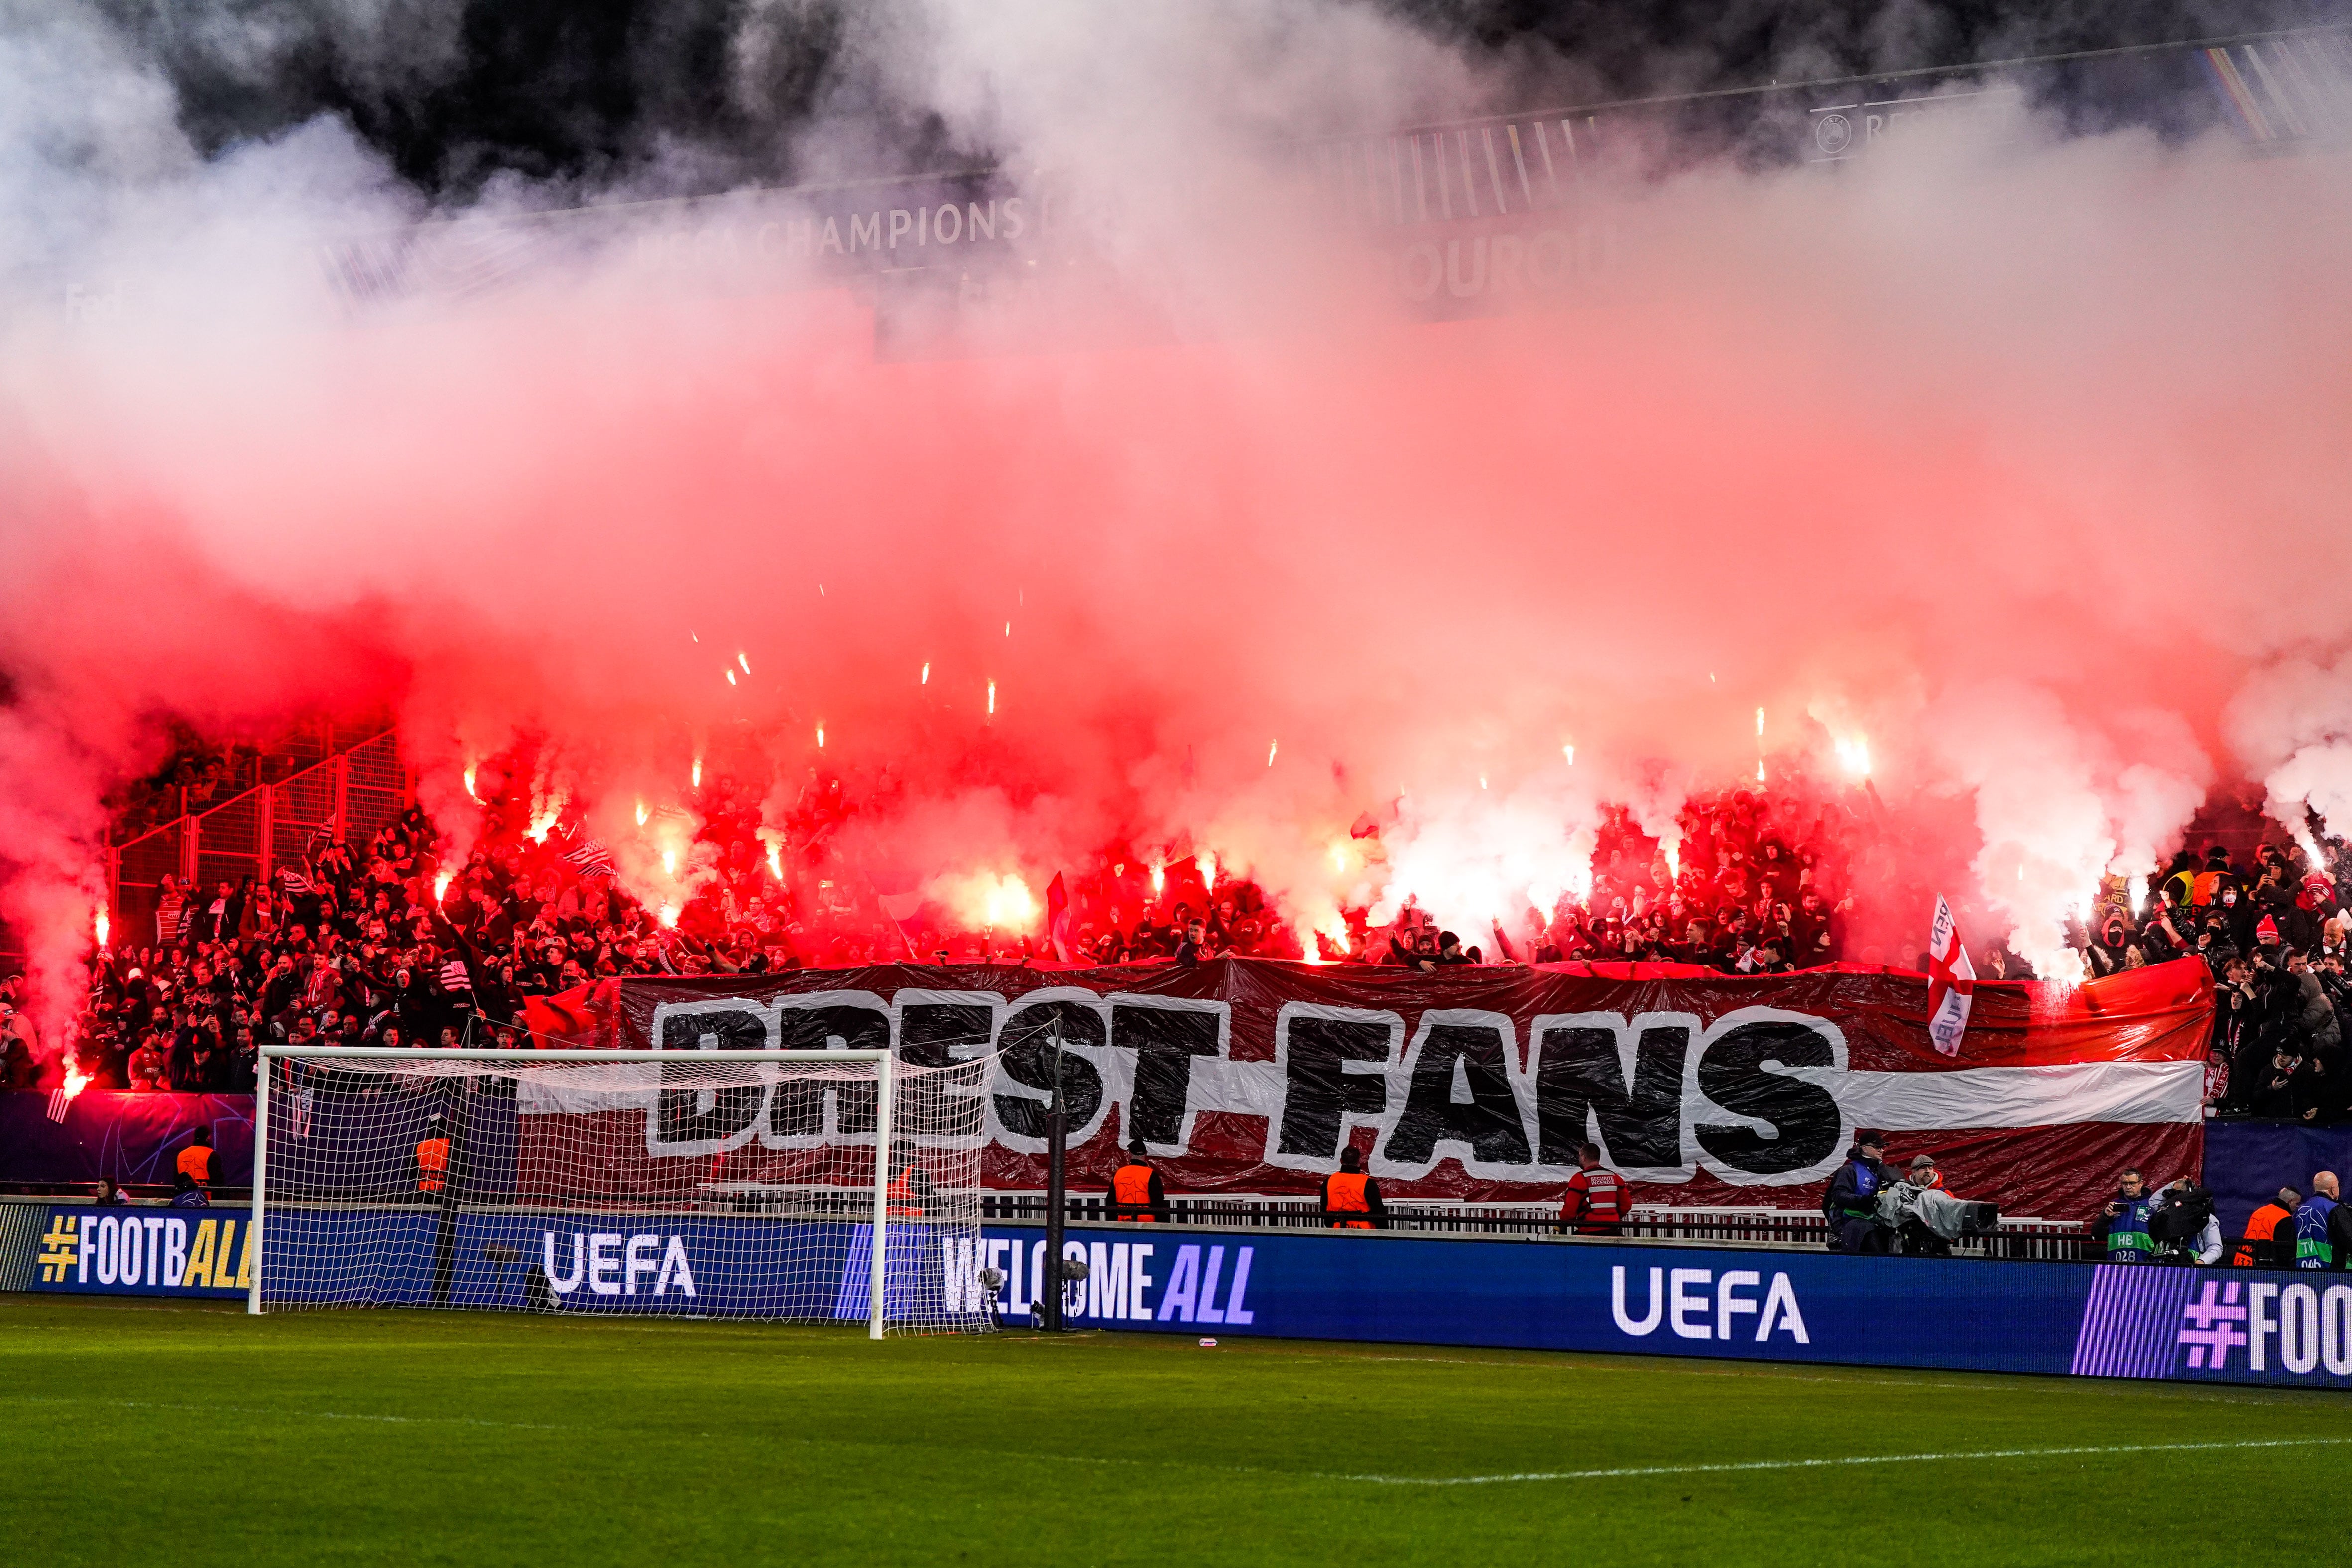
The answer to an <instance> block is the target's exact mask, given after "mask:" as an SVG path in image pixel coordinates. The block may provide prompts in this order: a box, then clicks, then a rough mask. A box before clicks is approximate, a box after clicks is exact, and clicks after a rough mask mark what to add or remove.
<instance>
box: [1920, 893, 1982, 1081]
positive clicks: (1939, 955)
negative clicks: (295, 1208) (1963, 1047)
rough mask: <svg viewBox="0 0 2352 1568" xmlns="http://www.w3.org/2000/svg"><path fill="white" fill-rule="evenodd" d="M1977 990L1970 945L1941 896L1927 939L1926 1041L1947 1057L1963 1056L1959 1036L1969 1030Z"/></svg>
mask: <svg viewBox="0 0 2352 1568" xmlns="http://www.w3.org/2000/svg"><path fill="white" fill-rule="evenodd" d="M1976 990H1977V972H1976V970H1975V969H1974V968H1973V967H1972V966H1971V965H1970V964H1969V950H1968V945H1967V944H1966V943H1965V942H1961V941H1960V932H1959V928H1958V925H1957V924H1956V923H1955V922H1954V921H1953V920H1952V906H1951V905H1950V904H1948V903H1946V902H1945V901H1944V896H1943V895H1942V894H1941V893H1938V894H1937V895H1936V923H1935V925H1934V926H1933V927H1932V928H1931V929H1930V931H1929V932H1928V937H1927V1038H1928V1040H1929V1041H1930V1042H1932V1043H1933V1044H1934V1046H1935V1047H1936V1048H1937V1050H1939V1051H1941V1052H1943V1053H1944V1055H1946V1056H1948V1057H1956V1056H1958V1055H1959V1054H1960V1036H1961V1034H1962V1033H1963V1032H1965V1031H1966V1030H1967V1028H1968V1026H1969V1003H1971V1002H1972V1001H1974V1000H1975V998H1976Z"/></svg>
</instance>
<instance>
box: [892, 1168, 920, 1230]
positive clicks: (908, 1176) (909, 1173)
mask: <svg viewBox="0 0 2352 1568" xmlns="http://www.w3.org/2000/svg"><path fill="white" fill-rule="evenodd" d="M885 1200H886V1201H885V1203H884V1205H883V1213H884V1214H885V1215H887V1216H888V1217H890V1218H892V1219H920V1218H922V1217H923V1204H922V1200H921V1199H920V1198H918V1197H917V1196H916V1195H915V1167H914V1166H912V1165H908V1166H907V1167H905V1168H904V1169H902V1170H901V1171H899V1173H898V1174H897V1175H896V1176H894V1177H892V1178H891V1180H890V1190H889V1192H888V1193H887V1194H885Z"/></svg>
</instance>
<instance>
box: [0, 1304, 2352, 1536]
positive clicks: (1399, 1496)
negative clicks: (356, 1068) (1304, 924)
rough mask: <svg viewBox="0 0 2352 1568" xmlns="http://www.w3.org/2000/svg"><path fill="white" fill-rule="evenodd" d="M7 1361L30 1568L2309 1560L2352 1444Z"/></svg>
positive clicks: (304, 1327)
mask: <svg viewBox="0 0 2352 1568" xmlns="http://www.w3.org/2000/svg"><path fill="white" fill-rule="evenodd" d="M0 1363H5V1371H0V1413H5V1423H6V1429H7V1431H8V1433H9V1434H10V1439H11V1440H10V1441H9V1443H8V1444H7V1448H8V1456H7V1459H6V1462H5V1464H0V1516H5V1518H6V1519H7V1520H8V1521H10V1522H9V1525H8V1536H9V1540H8V1548H7V1551H8V1555H9V1557H10V1558H11V1559H12V1560H13V1561H16V1562H19V1563H45V1564H65V1563H109V1564H112V1563H126V1562H155V1561H168V1562H171V1563H173V1565H174V1568H193V1565H195V1564H201V1563H236V1564H238V1565H239V1568H257V1565H259V1564H268V1563H378V1562H382V1563H403V1564H429V1563H499V1562H515V1561H522V1560H525V1559H528V1560H530V1561H533V1562H541V1563H565V1564H577V1563H620V1562H626V1563H636V1564H661V1563H718V1562H791V1563H896V1562H935V1561H946V1562H962V1561H972V1562H980V1561H985V1560H997V1561H1018V1560H1027V1561H1034V1562H1045V1563H1281V1562H1297V1563H1380V1564H1382V1565H1383V1568H1385V1565H1387V1564H1390V1563H1424V1562H1426V1563H1481V1562H1500V1561H1514V1560H1521V1561H1524V1560H1534V1561H1566V1560H1570V1559H1573V1560H1577V1561H1582V1562H1591V1563H1612V1564H1616V1563H1693V1562H1698V1563H1711V1564H1713V1563H1821V1562H1829V1561H1845V1562H1866V1561H1872V1560H1879V1561H1885V1562H1890V1563H1895V1562H1906V1561H1920V1560H1925V1559H1927V1558H1928V1557H1930V1556H1932V1558H1933V1559H1934V1560H1937V1561H1944V1562H2000V1563H2107V1562H2127V1561H2134V1560H2139V1561H2160V1562H2164V1563H2204V1562H2211V1563H2242V1562H2245V1561H2249V1560H2252V1559H2254V1558H2259V1559H2260V1560H2262V1561H2265V1562H2273V1563H2284V1562H2291V1561H2310V1562H2317V1561H2321V1560H2323V1559H2326V1560H2330V1561H2334V1560H2338V1559H2337V1554H2338V1553H2339V1552H2340V1551H2341V1544H2340V1540H2341V1538H2340V1526H2341V1519H2340V1513H2339V1505H2338V1502H2337V1500H2336V1499H2337V1496H2338V1493H2339V1491H2340V1489H2338V1488H2336V1487H2335V1486H2333V1485H2302V1484H2294V1483H2293V1478H2295V1477H2298V1476H2303V1477H2324V1476H2329V1475H2341V1474H2342V1473H2343V1467H2344V1465H2345V1462H2346V1461H2347V1458H2352V1430H2347V1426H2346V1425H2345V1422H2344V1419H2343V1406H2342V1401H2341V1398H2340V1396H2336V1395H2332V1394H2327V1393H2322V1392H2318V1391H2314V1392H2310V1393H2303V1392H2297V1391H2277V1392H2273V1391H2269V1390H2261V1389H2250V1388H2234V1387H2232V1388H2221V1387H2191V1386H2184V1385H2181V1384H2157V1383H2132V1382H2122V1381H2094V1380H2085V1379H2066V1380H2061V1379H2047V1380H2044V1379H2032V1378H2011V1377H1992V1376H1980V1375H1964V1374H1955V1373H1909V1372H1895V1371H1877V1370H1872V1369H1868V1368H1826V1367H1803V1366H1784V1365H1776V1364H1769V1363H1724V1362H1696V1361H1677V1360H1670V1359H1664V1358H1654V1357H1612V1356H1594V1355H1563V1354H1549V1353H1533V1352H1483V1351H1464V1350H1451V1349H1427V1348H1419V1347H1413V1346H1405V1345H1394V1346H1376V1345H1342V1344H1327V1343H1310V1342H1297V1341H1275V1340H1253V1341H1245V1342H1234V1341H1228V1342H1224V1343H1223V1344H1222V1345H1219V1346H1217V1347H1216V1348H1213V1349H1210V1348H1204V1347H1203V1346H1202V1345H1201V1344H1199V1343H1197V1342H1194V1341H1193V1340H1191V1339H1177V1338H1167V1337H1162V1336H1158V1335H1144V1334H1126V1335H1116V1336H1112V1335H1103V1334H1076V1335H1068V1336H1064V1337H1060V1338H1055V1339H1047V1338H1045V1337H1042V1336H1037V1335H1033V1334H1030V1333H1027V1332H1025V1331H1008V1332H1006V1333H1003V1334H1002V1335H996V1336H965V1337H943V1338H931V1339H921V1338H908V1339H892V1340H889V1341H887V1342H882V1343H878V1344H877V1343H873V1342H868V1341H867V1340H866V1339H865V1338H864V1337H863V1336H862V1335H861V1334H859V1333H857V1332H856V1331H852V1330H848V1329H822V1328H805V1327H785V1326H778V1325H774V1324H768V1323H751V1322H745V1323H730V1322H716V1321H643V1320H637V1321H619V1320H614V1319H605V1320H595V1321H591V1320H588V1319H584V1318H569V1317H559V1318H540V1317H525V1316H520V1315H517V1316H506V1315H491V1314H483V1313H464V1314H447V1315H440V1314H433V1313H427V1312H412V1311H392V1310H386V1311H372V1312H364V1313H354V1312H335V1313H319V1314H307V1313H299V1312H289V1313H285V1314H281V1315H275V1316H269V1317H265V1318H261V1319H251V1318H247V1317H246V1316H245V1315H244V1314H243V1313H242V1312H241V1311H240V1310H236V1309H235V1308H234V1307H229V1306H216V1305H213V1304H209V1303H191V1302H171V1303H155V1304H148V1303H143V1302H140V1303H133V1302H129V1301H107V1302H104V1303H99V1302H94V1301H50V1300H30V1299H27V1298H23V1297H12V1298H0ZM2245 1499H2259V1500H2260V1502H2259V1506H2258V1507H2257V1508H2256V1509H2255V1510H2254V1512H2253V1513H2252V1514H2248V1513H2246V1512H2245V1511H2243V1504H2242V1500H2245ZM2298 1543H2301V1544H2300V1545H2298ZM2298 1553H2300V1554H2301V1555H2300V1556H2298Z"/></svg>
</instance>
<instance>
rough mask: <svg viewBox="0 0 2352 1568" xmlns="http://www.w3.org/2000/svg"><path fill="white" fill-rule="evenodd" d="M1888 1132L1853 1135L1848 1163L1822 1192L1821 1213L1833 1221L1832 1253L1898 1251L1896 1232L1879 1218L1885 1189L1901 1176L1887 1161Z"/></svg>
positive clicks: (1846, 1158)
mask: <svg viewBox="0 0 2352 1568" xmlns="http://www.w3.org/2000/svg"><path fill="white" fill-rule="evenodd" d="M1885 1153H1886V1134H1885V1133H1884V1132H1874V1131H1870V1130H1869V1129H1867V1128H1865V1129H1864V1130H1863V1131H1859V1132H1856V1133H1855V1134H1854V1135H1853V1148H1851V1149H1849V1150H1847V1151H1846V1156H1845V1163H1844V1164H1843V1165H1840V1166H1839V1167H1838V1172H1837V1174H1836V1175H1834V1176H1832V1177H1831V1178H1830V1185H1829V1191H1828V1192H1826V1193H1824V1194H1822V1215H1823V1216H1824V1217H1826V1218H1827V1219H1828V1220H1829V1222H1830V1250H1831V1251H1832V1252H1853V1253H1877V1254H1885V1253H1888V1252H1892V1251H1894V1250H1895V1232H1894V1231H1893V1230H1892V1229H1890V1228H1889V1227H1888V1226H1885V1225H1884V1224H1882V1223H1881V1222H1880V1220H1879V1217H1878V1194H1879V1192H1880V1190H1881V1189H1882V1188H1884V1187H1885V1186H1886V1185H1888V1184H1890V1183H1893V1182H1895V1181H1897V1180H1899V1179H1900V1177H1899V1174H1898V1173H1897V1172H1896V1171H1895V1169H1894V1168H1893V1167H1892V1166H1890V1165H1887V1164H1886V1163H1885Z"/></svg>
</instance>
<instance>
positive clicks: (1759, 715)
mask: <svg viewBox="0 0 2352 1568" xmlns="http://www.w3.org/2000/svg"><path fill="white" fill-rule="evenodd" d="M1756 738H1757V739H1758V740H1759V741H1760V740H1762V739H1763V738H1764V710H1762V709H1761V708H1759V709H1758V710H1756Z"/></svg>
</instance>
